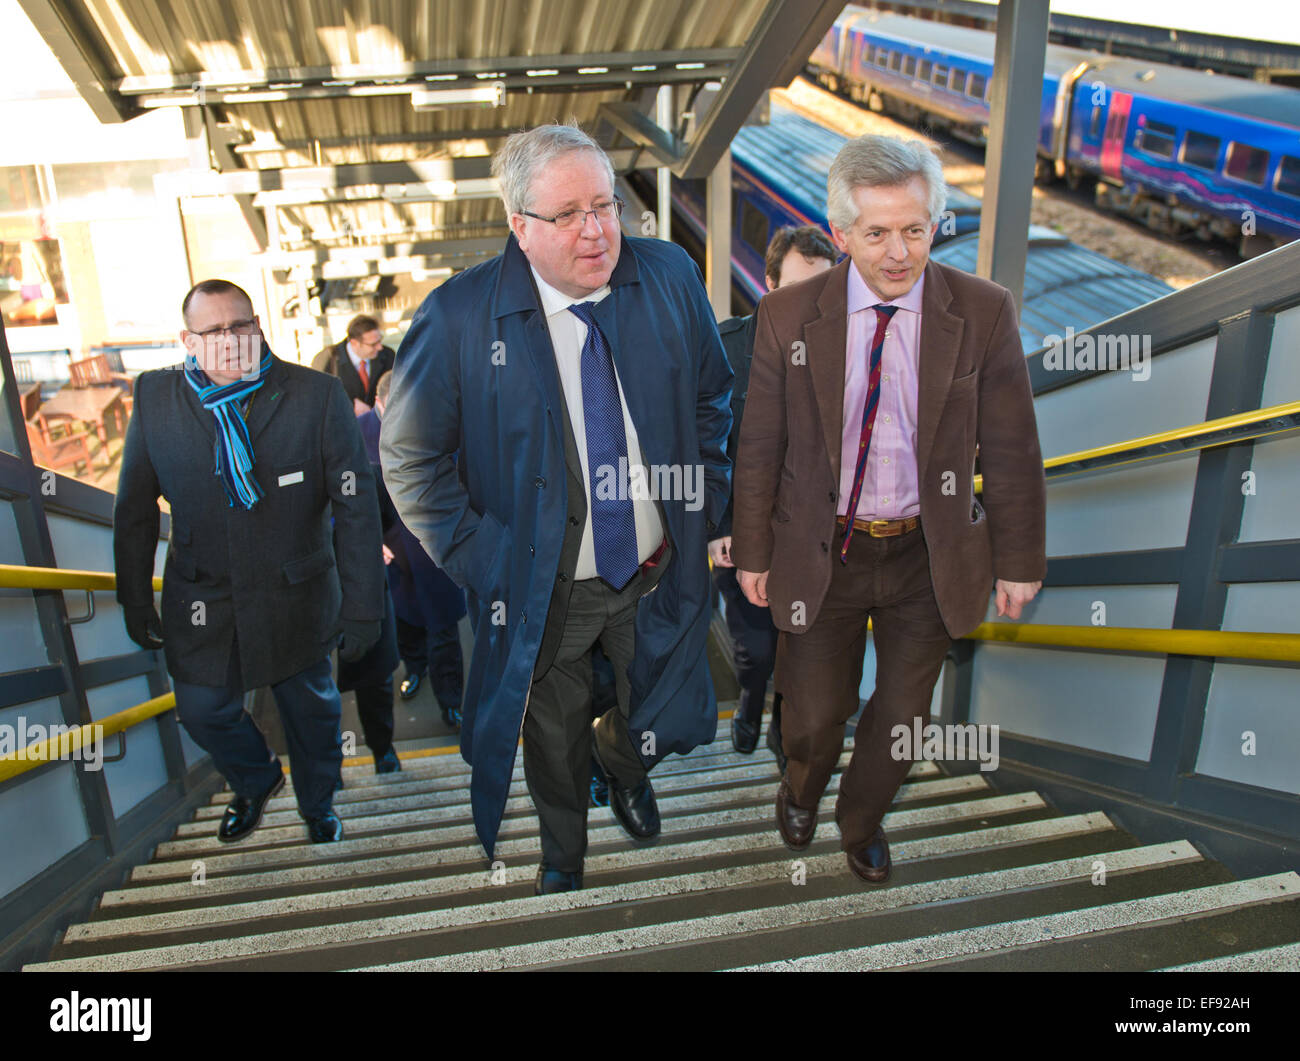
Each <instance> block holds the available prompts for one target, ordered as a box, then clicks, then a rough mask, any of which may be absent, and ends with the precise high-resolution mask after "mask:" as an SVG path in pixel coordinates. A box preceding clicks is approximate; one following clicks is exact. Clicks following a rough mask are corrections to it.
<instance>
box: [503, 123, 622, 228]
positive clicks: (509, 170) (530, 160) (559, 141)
mask: <svg viewBox="0 0 1300 1061" xmlns="http://www.w3.org/2000/svg"><path fill="white" fill-rule="evenodd" d="M571 151H590V152H592V153H593V154H594V155H596V157H597V158H599V159H600V161H601V162H602V163H604V166H605V171H606V172H607V173H608V174H609V186H610V188H613V187H614V167H613V166H612V165H611V164H610V161H609V156H608V155H606V154H605V152H604V151H603V150H601V147H600V145H599V144H598V143H596V141H595V140H593V139H592V138H591V137H590V136H588V135H587V134H586V133H584V132H583V131H582V130H581V129H579V128H578V126H577V125H576V124H574V125H560V124H555V125H539V126H537V128H535V129H529V130H527V131H526V132H521V133H514V134H512V135H511V136H509V137H507V138H506V142H505V143H504V144H502V145H501V147H500V149H499V150H498V151H497V153H496V154H495V155H494V156H493V157H492V176H494V177H496V178H497V181H498V182H499V183H500V185H501V201H502V202H504V203H505V206H506V213H509V214H517V213H519V212H520V211H522V210H527V209H529V208H530V207H531V206H532V186H533V178H534V177H535V176H537V174H538V173H540V172H541V171H542V170H543V169H545V168H546V166H548V165H549V164H550V163H551V162H553V161H555V160H556V159H557V158H559V157H560V156H561V155H567V154H569V153H570V152H571Z"/></svg>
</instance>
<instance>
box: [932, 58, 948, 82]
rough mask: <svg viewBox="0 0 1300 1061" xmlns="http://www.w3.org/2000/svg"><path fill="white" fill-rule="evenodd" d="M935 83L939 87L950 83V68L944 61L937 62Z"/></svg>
mask: <svg viewBox="0 0 1300 1061" xmlns="http://www.w3.org/2000/svg"><path fill="white" fill-rule="evenodd" d="M934 83H935V86H936V87H937V88H943V87H944V86H945V85H946V84H947V83H948V68H947V67H946V66H944V65H943V64H942V63H936V64H935V67H934Z"/></svg>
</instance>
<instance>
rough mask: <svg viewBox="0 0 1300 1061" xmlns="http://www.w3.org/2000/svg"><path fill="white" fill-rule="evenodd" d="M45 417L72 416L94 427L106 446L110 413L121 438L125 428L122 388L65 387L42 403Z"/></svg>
mask: <svg viewBox="0 0 1300 1061" xmlns="http://www.w3.org/2000/svg"><path fill="white" fill-rule="evenodd" d="M41 412H42V413H44V414H45V415H46V416H70V417H72V419H73V420H82V421H84V422H85V423H88V424H93V425H94V426H95V433H96V434H97V435H99V441H100V442H102V443H103V444H104V446H105V448H107V446H108V427H107V421H108V418H109V416H112V417H113V423H114V425H115V426H116V428H117V434H118V437H119V438H120V437H121V436H122V435H123V434H124V433H125V431H126V417H125V415H124V414H125V412H126V410H125V408H124V407H123V405H122V391H121V389H120V388H118V387H64V388H62V389H61V390H60V391H59V393H58V394H56V395H55V396H54V397H53V398H51V399H50V400H49V401H47V402H46V403H45V404H44V405H42V406H41Z"/></svg>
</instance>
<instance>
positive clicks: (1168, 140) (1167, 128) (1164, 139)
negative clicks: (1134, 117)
mask: <svg viewBox="0 0 1300 1061" xmlns="http://www.w3.org/2000/svg"><path fill="white" fill-rule="evenodd" d="M1177 143H1178V130H1177V129H1175V128H1174V127H1173V126H1172V125H1166V124H1165V123H1164V122H1153V121H1148V122H1147V123H1146V125H1144V126H1142V127H1141V128H1140V129H1138V133H1137V140H1136V142H1135V144H1134V146H1135V147H1140V148H1141V149H1142V150H1143V151H1145V152H1146V153H1147V154H1148V155H1155V156H1156V157H1157V158H1173V157H1174V146H1175V145H1176V144H1177Z"/></svg>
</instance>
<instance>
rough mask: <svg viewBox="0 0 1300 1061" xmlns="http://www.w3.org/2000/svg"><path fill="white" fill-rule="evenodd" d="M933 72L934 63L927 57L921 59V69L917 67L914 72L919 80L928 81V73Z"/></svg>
mask: <svg viewBox="0 0 1300 1061" xmlns="http://www.w3.org/2000/svg"><path fill="white" fill-rule="evenodd" d="M933 73H934V63H932V62H930V60H929V59H922V60H921V69H919V70H918V71H917V72H916V76H917V79H918V80H921V81H929V80H930V75H931V74H933Z"/></svg>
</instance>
